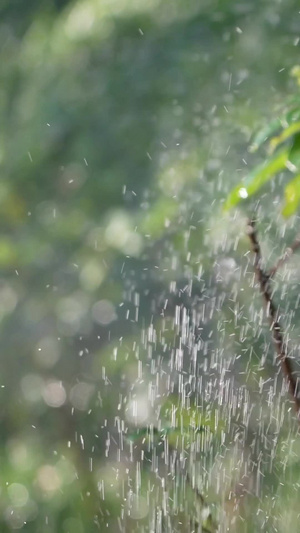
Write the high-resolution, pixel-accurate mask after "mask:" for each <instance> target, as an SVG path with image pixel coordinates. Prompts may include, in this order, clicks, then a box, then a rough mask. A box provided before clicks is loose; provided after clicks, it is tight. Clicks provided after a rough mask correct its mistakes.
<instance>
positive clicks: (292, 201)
mask: <svg viewBox="0 0 300 533" xmlns="http://www.w3.org/2000/svg"><path fill="white" fill-rule="evenodd" d="M284 196H285V204H284V206H283V209H282V214H283V216H284V217H289V216H291V215H293V214H294V213H295V211H296V210H297V208H298V205H299V201H300V174H298V175H297V176H296V177H295V178H294V179H293V180H291V181H290V182H289V183H288V184H287V186H286V188H285V191H284Z"/></svg>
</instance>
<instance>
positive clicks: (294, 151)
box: [288, 133, 300, 171]
mask: <svg viewBox="0 0 300 533" xmlns="http://www.w3.org/2000/svg"><path fill="white" fill-rule="evenodd" d="M288 163H289V164H290V165H292V167H295V168H294V169H293V168H290V170H292V171H296V170H298V169H299V167H300V134H299V133H298V134H297V135H295V138H294V142H293V145H292V148H291V150H290V153H289V157H288Z"/></svg>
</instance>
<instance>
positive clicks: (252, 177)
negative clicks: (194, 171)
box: [224, 149, 290, 211]
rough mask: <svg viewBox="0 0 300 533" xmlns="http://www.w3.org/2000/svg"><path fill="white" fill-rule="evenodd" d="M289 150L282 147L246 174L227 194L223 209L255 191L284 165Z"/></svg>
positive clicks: (227, 208) (232, 205) (226, 209)
mask: <svg viewBox="0 0 300 533" xmlns="http://www.w3.org/2000/svg"><path fill="white" fill-rule="evenodd" d="M289 155H290V152H289V150H288V149H284V150H282V151H281V152H278V153H276V155H275V156H274V157H272V158H271V159H268V160H267V161H266V162H265V163H264V164H262V165H259V166H257V167H256V168H255V169H254V170H253V171H252V172H250V174H249V175H248V177H247V179H246V180H245V182H240V183H239V184H238V185H237V186H236V187H235V188H234V189H233V190H232V191H231V192H230V193H229V195H228V197H227V199H226V202H225V204H224V210H225V211H228V210H229V209H230V208H231V207H234V206H235V205H237V204H239V203H240V202H241V201H242V200H244V199H246V198H248V197H249V196H252V195H253V194H254V193H256V192H257V191H258V190H259V189H260V188H261V187H262V186H263V185H264V184H265V183H266V182H267V181H269V180H270V179H271V178H273V177H274V176H275V174H277V173H278V172H280V171H281V170H283V169H284V168H285V167H286V164H287V161H288V157H289Z"/></svg>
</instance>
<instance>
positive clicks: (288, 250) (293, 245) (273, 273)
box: [269, 235, 300, 278]
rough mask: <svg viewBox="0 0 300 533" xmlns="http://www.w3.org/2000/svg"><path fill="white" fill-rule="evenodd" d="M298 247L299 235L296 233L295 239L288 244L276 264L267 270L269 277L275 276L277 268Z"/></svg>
mask: <svg viewBox="0 0 300 533" xmlns="http://www.w3.org/2000/svg"><path fill="white" fill-rule="evenodd" d="M298 248H300V235H297V237H296V239H295V240H294V242H293V243H292V244H291V246H289V247H288V248H287V249H286V250H285V252H284V254H283V255H282V256H281V257H280V259H279V260H278V261H277V263H276V265H275V266H274V267H273V268H272V269H271V270H270V272H269V277H270V278H273V277H274V276H275V274H276V272H277V270H279V268H281V267H282V266H283V265H284V263H286V261H287V260H288V259H289V258H290V257H291V255H293V253H295V251H296V250H297V249H298Z"/></svg>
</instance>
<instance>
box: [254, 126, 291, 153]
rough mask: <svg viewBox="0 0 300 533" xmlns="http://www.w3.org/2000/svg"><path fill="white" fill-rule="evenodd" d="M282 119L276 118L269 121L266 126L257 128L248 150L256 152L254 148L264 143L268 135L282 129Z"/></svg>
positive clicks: (270, 135)
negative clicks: (257, 130)
mask: <svg viewBox="0 0 300 533" xmlns="http://www.w3.org/2000/svg"><path fill="white" fill-rule="evenodd" d="M282 127H283V125H282V121H281V119H280V118H276V119H274V120H272V121H271V122H269V124H267V126H265V127H264V128H263V129H261V130H259V132H258V133H257V135H255V137H254V139H253V142H252V144H251V146H250V148H249V151H250V152H256V150H257V149H258V148H259V147H260V146H261V145H262V144H264V142H265V141H267V140H268V139H269V138H270V137H272V136H273V135H274V134H275V133H276V132H277V131H279V130H280V129H282Z"/></svg>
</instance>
